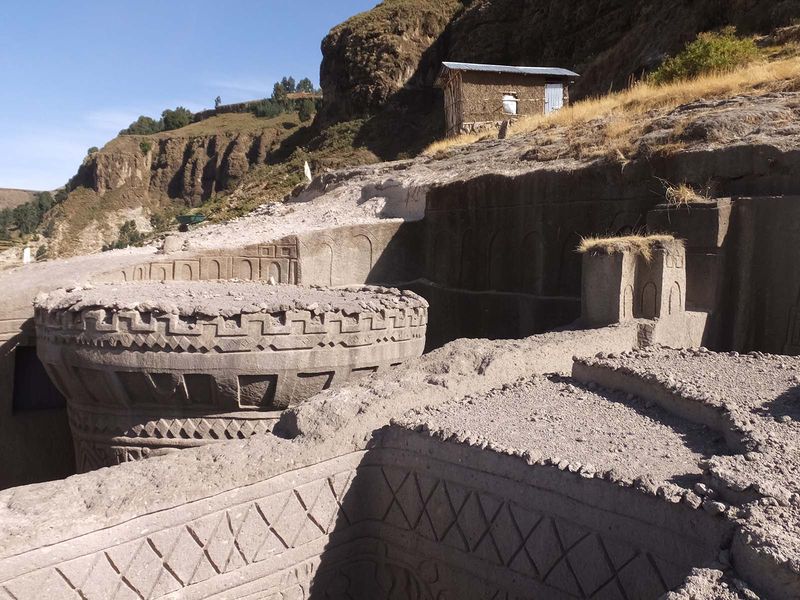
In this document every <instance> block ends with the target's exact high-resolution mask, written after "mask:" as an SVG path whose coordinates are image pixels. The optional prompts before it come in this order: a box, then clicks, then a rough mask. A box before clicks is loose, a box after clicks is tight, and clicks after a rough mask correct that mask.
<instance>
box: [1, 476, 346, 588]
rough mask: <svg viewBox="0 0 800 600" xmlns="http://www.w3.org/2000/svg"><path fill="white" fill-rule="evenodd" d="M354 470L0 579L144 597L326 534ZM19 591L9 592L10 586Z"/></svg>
mask: <svg viewBox="0 0 800 600" xmlns="http://www.w3.org/2000/svg"><path fill="white" fill-rule="evenodd" d="M353 476H354V472H344V473H340V474H337V475H333V476H331V477H327V478H325V479H320V480H317V481H312V482H310V483H307V484H304V485H302V486H299V487H297V488H296V489H293V490H288V491H284V492H279V493H277V494H274V495H272V496H269V497H266V498H262V499H259V500H256V501H253V502H249V503H246V504H244V505H241V506H238V507H234V508H229V509H227V510H224V511H220V512H216V513H212V514H210V515H206V516H204V517H201V518H199V519H194V520H192V521H190V522H189V523H186V524H183V525H179V526H175V527H171V528H168V529H166V530H163V531H159V532H156V533H153V534H150V535H148V536H147V537H145V538H141V539H138V540H134V541H132V542H127V543H125V544H121V545H119V546H114V547H113V548H110V549H108V550H105V551H103V552H98V553H95V554H91V555H88V556H85V557H81V558H78V559H75V560H72V561H69V562H66V563H64V564H61V565H58V566H57V567H55V568H52V569H46V570H42V571H36V572H34V573H32V574H30V575H26V576H23V577H20V578H18V579H16V580H13V581H12V582H10V583H9V584H7V585H5V586H3V587H0V598H2V599H3V600H6V597H5V596H3V594H5V595H6V596H8V598H10V599H12V600H26V599H28V598H30V599H34V598H35V599H37V600H39V599H41V598H78V599H81V600H128V599H130V600H149V599H152V598H159V597H161V596H163V595H165V594H169V593H171V592H174V591H177V590H180V589H181V588H184V587H187V586H189V585H193V584H195V583H199V582H201V581H205V580H208V579H210V578H212V577H215V576H217V575H221V574H224V573H230V572H232V571H236V570H238V569H241V568H242V567H245V566H247V565H250V564H253V563H257V562H260V561H263V560H267V559H269V558H270V557H273V556H276V555H278V554H280V553H282V552H285V551H286V550H287V549H291V548H296V547H299V546H302V545H303V544H306V543H308V542H311V541H313V540H315V539H318V538H320V537H324V536H327V535H328V534H329V533H330V532H331V531H332V530H333V528H334V527H335V526H336V525H337V523H338V520H339V518H342V519H344V521H345V522H347V523H349V522H350V521H349V519H348V518H347V516H346V515H344V511H343V510H342V508H341V505H342V499H343V497H344V495H345V494H346V493H347V491H348V490H349V488H350V484H351V482H352V480H353ZM16 588H19V591H17V592H15V589H16Z"/></svg>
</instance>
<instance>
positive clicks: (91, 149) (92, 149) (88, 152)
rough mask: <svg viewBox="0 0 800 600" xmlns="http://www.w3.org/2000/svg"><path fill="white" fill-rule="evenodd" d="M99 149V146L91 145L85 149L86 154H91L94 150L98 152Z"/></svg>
mask: <svg viewBox="0 0 800 600" xmlns="http://www.w3.org/2000/svg"><path fill="white" fill-rule="evenodd" d="M99 151H100V148H98V147H97V146H92V147H91V148H89V149H88V150H87V151H86V156H91V155H92V154H94V153H95V152H99Z"/></svg>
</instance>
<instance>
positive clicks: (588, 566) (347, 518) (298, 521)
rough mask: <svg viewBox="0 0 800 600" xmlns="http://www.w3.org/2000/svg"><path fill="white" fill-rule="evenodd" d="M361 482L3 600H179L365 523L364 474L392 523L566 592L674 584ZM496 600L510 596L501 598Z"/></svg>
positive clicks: (547, 524)
mask: <svg viewBox="0 0 800 600" xmlns="http://www.w3.org/2000/svg"><path fill="white" fill-rule="evenodd" d="M356 473H357V472H356V471H355V470H350V471H345V472H341V473H338V474H335V475H331V476H329V477H326V478H322V479H317V480H313V481H310V482H308V483H304V484H302V485H298V486H296V487H294V488H293V489H289V490H284V491H281V492H278V493H274V494H272V495H270V496H267V497H264V498H259V499H257V500H253V501H250V502H247V503H244V504H241V505H238V506H233V507H230V508H227V509H225V510H222V511H217V512H213V513H211V514H207V515H204V516H202V517H199V518H195V519H192V520H190V521H188V522H186V523H183V524H181V525H175V526H173V527H169V528H167V529H164V530H162V531H158V532H155V533H152V534H149V535H147V536H145V537H142V538H140V539H136V540H133V541H130V542H126V543H124V544H120V545H117V546H114V547H111V548H108V549H106V550H104V551H100V552H96V553H94V554H90V555H86V556H83V557H80V558H76V559H74V560H71V561H68V562H64V563H61V564H59V565H57V566H56V567H51V568H48V569H42V570H39V571H34V572H33V573H29V574H27V575H24V576H20V577H18V578H17V579H14V580H12V581H9V582H5V583H4V584H3V585H2V586H0V600H6V598H11V599H14V600H27V599H28V598H31V599H32V598H49V597H53V598H56V597H57V598H80V599H83V600H94V599H103V600H106V599H109V600H112V599H115V600H116V599H119V600H122V599H131V600H150V599H155V598H160V597H162V596H165V595H168V594H173V593H175V592H179V590H181V589H183V588H186V587H188V586H191V585H193V584H196V583H199V582H203V581H206V580H209V579H211V578H214V577H216V576H219V575H223V574H227V573H231V572H234V571H237V570H239V569H242V568H244V567H247V566H248V565H252V564H255V563H259V562H262V561H266V560H269V559H271V558H273V557H275V556H277V555H280V554H281V553H283V552H285V551H287V550H290V549H293V548H297V547H300V546H303V545H304V544H307V543H309V542H312V541H314V540H319V539H321V538H326V537H327V536H328V535H329V534H331V533H332V532H333V530H334V529H337V528H342V527H347V526H349V525H350V524H352V523H354V522H356V521H358V520H361V519H363V518H364V516H363V515H360V514H350V515H349V514H347V512H346V510H345V509H344V508H343V507H342V502H343V499H344V498H345V497H346V495H347V494H348V493H349V492H350V490H351V489H352V486H353V485H354V482H355V481H356V479H357V478H359V477H362V476H363V477H365V478H366V480H367V481H369V487H368V489H367V491H368V496H369V498H370V499H371V501H372V502H373V503H377V504H379V505H380V504H382V505H383V506H382V512H378V513H376V517H377V518H378V519H380V520H382V521H383V522H384V523H386V524H387V525H391V526H392V527H396V528H399V529H402V530H404V531H409V532H413V533H414V534H416V535H419V536H421V537H424V538H426V539H428V540H430V541H432V542H434V543H438V544H442V545H444V546H447V547H448V548H451V549H453V550H454V551H455V552H458V553H463V554H468V555H472V556H474V557H476V558H480V559H482V560H484V561H486V562H487V563H489V564H493V565H496V566H498V567H501V568H505V569H508V570H510V571H512V572H514V573H517V574H519V575H522V576H524V577H529V578H531V579H534V580H536V581H539V582H541V583H542V584H543V585H545V586H548V587H550V588H552V589H558V590H560V591H562V592H564V593H566V594H567V595H570V596H574V597H577V598H623V599H626V598H634V597H637V598H638V597H659V596H660V595H661V594H663V593H664V592H666V591H668V589H669V587H674V585H675V580H674V575H675V573H674V572H672V571H671V569H675V566H673V565H670V564H667V563H665V562H663V561H662V559H660V558H657V557H653V556H651V555H649V554H647V553H644V552H641V551H638V550H636V549H635V548H634V547H632V546H631V545H629V544H626V543H624V542H622V541H615V540H612V539H605V538H603V537H601V536H599V535H598V534H597V533H596V532H594V531H591V530H589V529H587V528H584V527H583V526H580V525H577V524H576V523H573V522H570V521H567V520H565V519H562V518H560V517H555V516H552V515H547V514H540V513H537V512H535V511H532V510H529V509H527V508H524V507H522V506H520V505H518V504H516V503H514V502H511V501H509V500H507V499H505V498H502V497H500V496H499V495H497V494H495V493H490V492H489V491H486V490H482V489H473V488H470V487H467V486H464V485H461V484H459V483H455V482H452V481H448V480H446V479H444V478H435V477H431V476H428V475H424V474H422V473H418V472H415V471H413V470H408V469H399V468H396V467H389V466H384V467H369V468H366V469H361V470H359V471H358V475H357V474H356ZM359 485H360V484H359ZM363 491H364V490H363V489H362V488H360V487H359V488H356V489H355V490H353V493H354V494H357V495H358V496H359V497H360V496H361V494H362V492H363ZM361 505H362V502H360V501H357V502H355V503H354V506H361ZM370 510H374V508H373V509H370ZM665 573H666V575H667V577H666V578H665V576H664V574H665ZM667 581H669V582H670V583H669V584H667ZM495 597H497V598H511V597H512V596H511V595H509V592H508V591H504V590H502V589H500V590H499V591H498V592H497V595H496V596H495Z"/></svg>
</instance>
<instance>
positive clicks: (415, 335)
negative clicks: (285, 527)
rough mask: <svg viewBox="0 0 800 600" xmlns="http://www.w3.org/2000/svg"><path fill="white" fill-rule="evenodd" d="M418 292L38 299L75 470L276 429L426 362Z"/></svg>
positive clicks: (150, 293)
mask: <svg viewBox="0 0 800 600" xmlns="http://www.w3.org/2000/svg"><path fill="white" fill-rule="evenodd" d="M427 310H428V309H427V303H426V302H425V300H423V299H422V298H420V297H419V296H417V295H416V294H413V293H411V292H400V291H398V290H393V289H387V288H378V287H356V288H343V289H323V288H304V287H299V286H288V285H279V286H269V285H265V284H261V283H250V282H247V283H245V282H180V283H178V282H171V283H150V282H139V283H129V284H120V285H113V286H112V285H109V286H99V287H96V288H91V289H78V290H72V291H64V290H59V291H57V292H54V293H52V294H49V295H47V296H44V297H40V298H38V299H37V303H36V326H37V335H38V354H39V357H40V358H41V360H42V362H43V364H44V365H45V368H46V369H47V372H48V374H49V375H50V377H51V379H52V380H53V381H54V382H55V384H56V385H57V387H59V389H60V390H61V392H62V393H63V394H64V396H65V397H66V398H67V404H68V410H69V420H70V427H71V429H72V434H73V438H74V441H75V447H76V456H77V461H78V469H79V471H87V470H91V469H94V468H98V467H102V466H110V465H114V464H118V463H121V462H126V461H129V460H136V459H139V458H143V457H146V456H149V455H151V454H153V453H162V452H165V451H168V450H170V449H178V448H186V447H192V446H198V445H202V444H206V443H210V442H216V441H225V440H231V439H244V438H247V437H250V436H252V435H254V434H259V433H264V432H266V431H270V430H271V428H272V425H273V423H274V422H275V420H276V419H277V418H278V415H279V414H280V411H281V410H283V409H285V408H288V407H290V406H294V405H297V404H299V403H300V402H302V401H303V400H305V399H307V398H309V397H311V396H313V395H314V394H317V393H319V392H320V391H322V390H324V389H327V388H329V387H331V386H332V385H335V384H339V383H342V382H344V381H350V380H353V379H354V378H357V377H361V376H365V375H369V374H372V373H375V372H377V371H380V370H383V369H386V368H389V367H391V366H395V365H398V364H400V363H402V362H403V361H405V360H407V359H409V358H411V357H416V356H419V355H420V354H422V352H423V349H424V345H425V331H426V324H427Z"/></svg>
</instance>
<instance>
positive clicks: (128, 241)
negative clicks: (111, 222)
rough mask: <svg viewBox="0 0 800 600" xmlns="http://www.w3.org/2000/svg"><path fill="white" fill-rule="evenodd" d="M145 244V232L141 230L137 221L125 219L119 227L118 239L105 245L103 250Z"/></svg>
mask: <svg viewBox="0 0 800 600" xmlns="http://www.w3.org/2000/svg"><path fill="white" fill-rule="evenodd" d="M142 245H144V234H143V233H142V232H141V231H139V228H138V227H137V226H136V221H133V220H131V221H125V222H124V223H123V224H122V225H120V227H119V233H118V235H117V241H116V242H112V243H111V244H106V245H105V246H103V251H106V250H115V249H120V248H127V247H128V246H142Z"/></svg>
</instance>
